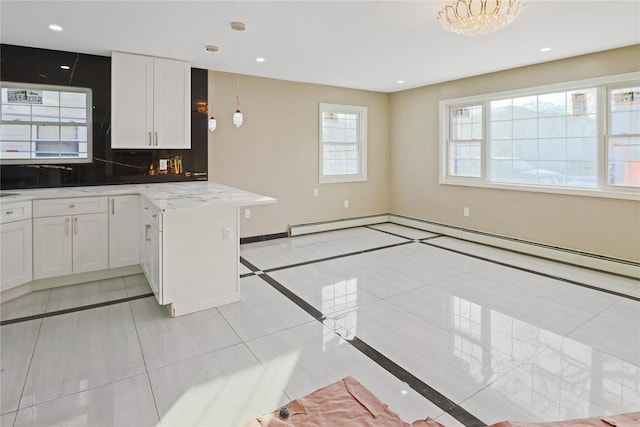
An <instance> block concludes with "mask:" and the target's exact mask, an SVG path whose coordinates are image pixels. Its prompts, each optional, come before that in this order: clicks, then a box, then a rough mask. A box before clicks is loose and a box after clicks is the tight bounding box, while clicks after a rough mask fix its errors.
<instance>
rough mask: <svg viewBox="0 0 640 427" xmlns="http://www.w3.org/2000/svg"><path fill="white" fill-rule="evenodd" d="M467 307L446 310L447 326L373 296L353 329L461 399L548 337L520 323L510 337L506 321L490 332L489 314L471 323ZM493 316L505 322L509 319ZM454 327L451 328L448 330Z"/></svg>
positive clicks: (529, 354) (507, 369)
mask: <svg viewBox="0 0 640 427" xmlns="http://www.w3.org/2000/svg"><path fill="white" fill-rule="evenodd" d="M468 309H471V310H472V311H473V309H472V308H471V307H466V308H465V307H462V309H461V310H460V311H459V312H457V313H456V312H455V311H452V312H451V313H450V318H451V322H452V323H453V326H452V327H451V330H449V331H447V330H445V329H442V328H440V327H437V326H434V325H432V324H430V323H428V322H425V321H423V320H421V319H419V318H418V317H416V316H414V315H411V314H409V313H407V312H405V311H404V310H402V309H400V308H398V307H396V306H394V305H392V304H390V303H387V302H385V301H378V302H374V303H371V304H368V305H366V306H363V307H361V308H360V309H359V310H358V312H357V323H356V326H354V329H355V331H356V335H357V336H358V337H359V338H360V339H362V340H363V341H365V342H366V343H367V344H369V345H371V346H372V347H373V348H375V349H376V350H378V351H379V352H381V353H382V354H384V355H386V356H387V357H389V358H390V359H391V360H393V361H394V362H396V363H398V364H399V365H400V366H402V367H403V368H405V369H407V370H408V371H409V372H411V373H413V374H414V375H415V376H417V377H418V378H420V379H421V380H422V381H424V382H425V383H427V384H429V385H431V386H432V387H434V388H435V389H436V390H438V391H440V392H441V393H442V394H444V395H445V396H446V397H448V398H449V399H451V400H453V401H454V402H461V401H462V400H464V399H466V398H468V397H469V396H471V395H473V394H474V393H476V392H478V391H479V390H481V389H482V388H483V387H485V386H486V385H488V384H491V383H492V382H493V381H495V380H496V379H498V378H500V377H502V376H503V375H505V374H506V373H508V372H510V371H512V370H513V369H515V368H516V367H517V366H519V365H520V364H522V363H523V362H525V361H526V360H528V359H529V358H530V357H532V356H533V355H535V354H536V352H539V351H542V350H543V349H545V348H547V347H548V343H547V341H548V340H549V338H548V337H547V336H545V334H544V331H540V330H538V329H531V328H530V329H527V328H526V327H523V328H521V329H524V330H523V333H524V334H525V337H522V338H521V337H518V338H517V339H513V337H512V336H509V335H508V334H506V333H504V332H505V331H506V330H507V326H509V325H508V324H507V325H500V328H501V330H500V334H498V333H494V331H492V330H491V327H492V325H491V324H492V322H493V321H494V319H492V318H490V317H488V316H487V313H484V312H483V313H481V316H480V317H479V318H478V319H480V318H483V317H484V318H483V319H482V320H481V321H480V324H474V323H476V320H474V319H473V316H468V315H467V312H468ZM496 320H497V322H507V323H508V321H509V320H510V319H505V318H497V319H496ZM512 326H513V325H512ZM525 326H526V325H525ZM456 327H457V328H458V330H457V332H452V330H453V329H455V328H456ZM513 328H514V329H517V328H518V325H515V326H513Z"/></svg>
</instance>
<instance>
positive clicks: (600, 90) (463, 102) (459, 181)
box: [438, 72, 640, 200]
mask: <svg viewBox="0 0 640 427" xmlns="http://www.w3.org/2000/svg"><path fill="white" fill-rule="evenodd" d="M638 84H640V72H632V73H625V74H616V75H610V76H604V77H598V78H592V79H584V80H578V81H572V82H564V83H556V84H550V85H544V86H536V87H529V88H522V89H516V90H509V91H503V92H495V93H487V94H481V95H474V96H468V97H460V98H454V99H444V100H441V101H440V102H439V174H438V177H439V180H438V182H439V184H441V185H460V186H469V187H482V188H493V189H504V190H518V191H531V192H544V193H557V194H571V195H582V196H592V197H605V198H617V199H629V200H638V199H640V188H634V187H624V186H615V185H609V183H608V173H607V171H608V162H609V158H608V157H609V154H608V143H607V138H608V137H609V135H608V126H609V123H608V120H609V117H608V116H609V99H608V90H609V89H610V88H615V87H624V86H627V85H638ZM594 87H595V88H596V93H597V106H596V109H597V124H596V144H597V152H596V154H597V158H596V163H597V164H596V170H597V172H596V173H597V176H596V187H595V188H584V187H569V186H555V185H544V184H529V183H504V182H499V183H498V182H492V181H490V180H489V175H490V169H489V162H490V160H491V159H490V158H489V157H490V156H489V154H490V153H489V152H488V145H489V139H490V131H489V129H490V127H489V126H490V119H491V118H490V116H491V115H490V102H491V101H494V100H498V99H505V98H517V97H524V96H533V95H543V94H546V93H553V92H562V91H574V90H579V89H585V88H594ZM478 104H482V105H483V130H482V133H483V140H482V142H481V145H482V147H481V156H482V159H481V163H482V173H481V176H480V177H477V178H476V177H460V176H452V175H449V165H448V157H449V152H448V150H449V140H448V139H449V127H450V123H449V120H450V109H452V108H460V106H468V105H478Z"/></svg>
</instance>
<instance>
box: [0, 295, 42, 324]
mask: <svg viewBox="0 0 640 427" xmlns="http://www.w3.org/2000/svg"><path fill="white" fill-rule="evenodd" d="M50 294H51V289H46V290H44V291H37V292H30V293H28V294H26V295H22V296H20V297H18V298H14V299H12V300H9V301H5V302H3V303H2V304H0V320H3V321H4V320H9V319H17V318H19V317H27V316H34V315H38V314H42V313H44V310H45V308H46V306H47V301H49V295H50Z"/></svg>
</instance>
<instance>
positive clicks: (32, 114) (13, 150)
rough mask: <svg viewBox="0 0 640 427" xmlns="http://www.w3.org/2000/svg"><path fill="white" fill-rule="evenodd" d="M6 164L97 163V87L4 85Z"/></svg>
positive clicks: (1, 120)
mask: <svg viewBox="0 0 640 427" xmlns="http://www.w3.org/2000/svg"><path fill="white" fill-rule="evenodd" d="M1 86H2V90H1V104H2V105H1V107H2V108H1V113H0V162H1V163H2V164H25V163H80V162H86V163H89V162H91V89H85V88H76V87H62V86H46V85H37V84H28V83H9V82H2V83H1Z"/></svg>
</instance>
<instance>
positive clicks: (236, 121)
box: [231, 22, 247, 128]
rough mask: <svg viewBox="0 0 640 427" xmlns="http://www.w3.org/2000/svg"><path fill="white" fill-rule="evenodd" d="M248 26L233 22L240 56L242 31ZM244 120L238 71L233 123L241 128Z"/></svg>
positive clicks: (232, 25)
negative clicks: (241, 109)
mask: <svg viewBox="0 0 640 427" xmlns="http://www.w3.org/2000/svg"><path fill="white" fill-rule="evenodd" d="M246 28H247V27H246V25H245V24H244V23H242V22H232V23H231V29H232V30H234V31H238V56H240V31H244V30H245V29H246ZM243 121H244V116H243V115H242V112H241V111H240V74H238V73H236V112H235V113H233V124H234V125H235V127H237V128H239V127H240V126H242V122H243Z"/></svg>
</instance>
